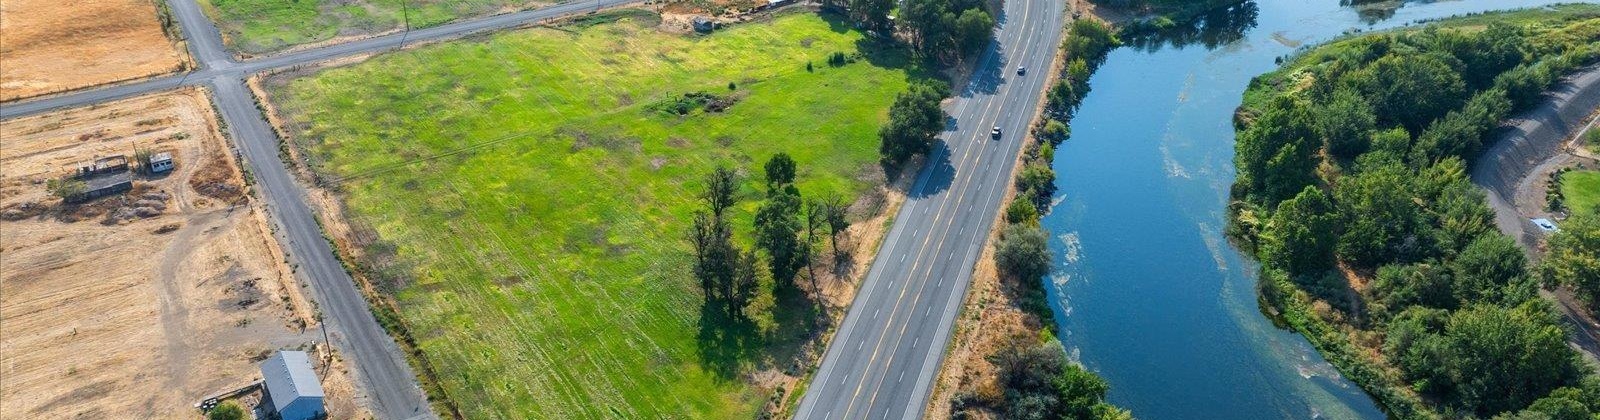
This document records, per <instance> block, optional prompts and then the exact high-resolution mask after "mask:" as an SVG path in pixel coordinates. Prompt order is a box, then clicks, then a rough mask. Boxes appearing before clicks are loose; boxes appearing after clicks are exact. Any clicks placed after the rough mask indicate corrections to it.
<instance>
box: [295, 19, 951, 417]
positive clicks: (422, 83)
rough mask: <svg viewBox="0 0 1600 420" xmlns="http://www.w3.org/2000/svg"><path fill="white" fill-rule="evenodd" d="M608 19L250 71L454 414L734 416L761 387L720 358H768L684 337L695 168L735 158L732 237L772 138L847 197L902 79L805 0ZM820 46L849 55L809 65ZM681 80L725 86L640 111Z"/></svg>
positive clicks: (889, 62)
mask: <svg viewBox="0 0 1600 420" xmlns="http://www.w3.org/2000/svg"><path fill="white" fill-rule="evenodd" d="M624 15H625V16H632V17H631V18H625V19H623V20H622V21H621V22H619V23H606V24H597V25H593V26H587V27H571V26H569V27H566V28H560V29H533V30H527V31H519V32H514V33H506V34H500V35H495V36H492V37H490V38H487V39H482V40H474V41H466V42H455V43H448V44H441V45H435V46H429V47H425V48H421V49H417V50H412V51H406V52H400V53H395V54H388V55H384V56H380V57H377V58H375V59H372V60H370V61H367V62H365V63H362V64H358V65H354V66H350V67H343V68H336V69H331V70H327V71H323V72H321V73H317V74H315V75H312V76H308V77H304V78H299V79H293V80H289V81H286V82H284V81H275V82H273V83H270V84H269V85H272V86H271V87H269V89H270V90H271V91H272V96H273V97H274V100H275V102H276V103H277V104H278V105H279V109H280V112H281V113H282V114H284V116H286V117H288V119H289V120H291V124H292V125H294V126H297V127H298V129H297V131H300V133H299V135H297V136H296V137H297V140H296V141H298V142H301V143H300V146H302V147H303V148H304V150H306V151H307V152H308V153H307V154H308V160H310V161H312V162H313V164H312V165H313V166H314V167H315V168H316V170H317V171H318V172H319V173H320V174H322V175H323V176H325V177H329V178H334V179H342V180H341V181H339V182H338V185H339V188H340V189H341V190H342V192H343V195H344V197H345V203H346V204H347V206H348V210H349V213H350V214H351V217H352V219H353V220H354V221H355V222H356V223H358V224H360V225H365V226H370V227H371V228H372V229H373V230H374V231H376V233H377V234H378V236H379V237H380V238H381V239H380V240H379V241H378V243H377V244H375V245H373V246H370V247H369V251H371V252H372V253H373V254H374V255H376V257H375V258H373V259H374V260H376V261H378V263H377V264H378V265H379V267H378V268H377V270H376V271H377V272H378V273H379V274H380V277H383V278H386V279H389V280H387V281H389V282H398V283H400V284H399V285H398V286H391V287H390V288H391V289H393V290H394V293H395V296H396V298H397V301H398V302H399V306H400V312H401V316H402V317H403V318H404V319H405V321H406V322H407V323H408V324H409V326H410V328H411V330H412V331H413V333H414V334H415V335H416V336H417V338H418V341H419V346H420V347H421V349H422V350H423V351H424V352H425V354H426V355H427V357H428V359H429V360H430V361H431V362H432V363H433V365H434V366H435V367H436V368H437V370H438V371H439V372H440V380H441V382H442V385H443V388H444V389H446V390H447V392H448V393H449V395H450V397H451V398H453V399H454V400H455V401H456V402H457V403H458V405H459V406H460V407H461V409H462V410H463V411H464V413H465V414H466V416H467V417H468V418H571V417H627V418H659V417H678V418H745V417H750V416H752V415H753V414H754V412H755V411H756V410H757V409H759V407H760V405H761V404H762V403H764V401H765V399H766V398H768V397H769V395H767V393H764V392H760V391H758V390H757V389H756V388H754V387H753V386H751V385H750V384H748V383H747V381H746V379H745V376H744V375H743V374H744V373H748V372H750V371H751V369H752V368H755V367H758V366H766V365H767V364H782V363H783V361H774V360H770V359H764V357H763V356H762V355H761V354H762V352H760V351H757V352H755V353H756V354H754V355H750V354H745V355H743V356H738V357H735V356H729V355H728V352H725V351H718V350H714V349H707V348H705V347H704V346H703V345H702V344H701V343H702V341H701V338H700V337H699V335H700V334H701V333H702V326H701V325H699V323H700V321H699V320H700V314H701V298H700V296H699V291H698V286H697V285H696V284H695V281H694V280H693V279H692V277H691V275H690V272H689V266H690V263H691V259H692V257H691V255H690V253H691V250H690V247H689V246H688V244H687V242H686V240H685V231H686V227H687V226H688V224H689V220H690V217H691V214H692V212H693V211H694V210H695V209H697V208H699V207H700V204H699V203H698V202H697V200H696V198H695V195H696V194H698V193H699V192H700V191H701V188H702V183H701V179H702V177H703V176H704V174H706V173H707V172H709V171H710V170H711V168H713V167H714V166H715V165H717V164H719V163H720V164H726V165H731V166H733V167H735V168H737V169H738V170H740V171H741V172H743V173H745V174H748V175H747V176H746V177H745V180H746V182H745V184H746V185H745V186H744V188H743V192H742V194H743V195H744V197H745V200H744V202H743V205H742V207H741V208H739V209H738V211H737V212H736V213H737V214H736V215H735V216H734V217H735V219H734V221H733V223H734V224H735V226H736V227H737V229H738V231H739V232H741V234H742V235H744V234H748V232H749V231H750V229H751V228H750V223H751V213H752V212H753V211H754V208H755V205H756V201H757V200H758V199H759V194H760V193H759V191H761V189H762V188H763V187H760V186H759V185H760V182H761V181H760V173H761V170H762V169H761V164H762V163H764V162H765V160H766V159H767V158H768V157H770V156H771V155H772V154H774V153H777V152H788V153H790V154H791V155H793V157H794V158H795V160H796V161H798V162H799V167H800V171H799V172H800V174H799V177H798V178H799V180H800V182H799V188H800V190H801V191H802V193H803V194H805V195H807V196H809V197H821V196H825V195H828V194H839V195H841V196H843V197H846V198H853V197H857V196H859V195H860V194H862V193H863V192H865V191H867V190H868V189H869V188H870V187H872V186H874V185H877V184H879V183H881V182H882V174H881V172H882V171H881V170H880V169H878V164H877V146H878V140H877V135H876V133H877V130H878V129H879V127H880V126H881V125H882V124H883V123H884V122H885V121H887V118H888V117H887V111H888V108H889V105H890V103H892V101H893V98H894V96H895V95H896V94H897V93H899V92H901V91H902V90H904V89H905V88H906V86H907V85H908V84H909V83H910V82H911V81H912V80H914V79H915V78H918V77H923V76H922V75H921V74H920V72H918V71H915V70H910V68H911V67H912V66H911V65H910V61H909V59H908V58H907V56H906V54H905V53H904V52H903V51H901V50H894V49H879V47H874V46H872V45H874V44H872V43H870V42H867V41H864V40H863V36H862V35H861V34H860V33H858V32H855V31H851V30H848V29H847V28H848V27H847V26H846V25H844V24H842V23H840V22H837V21H831V20H826V19H824V18H822V17H818V16H816V15H811V14H795V15H787V16H782V17H778V18H775V19H773V20H771V21H770V22H755V23H747V24H742V25H738V26H736V27H733V28H731V29H728V30H725V31H721V32H719V33H717V34H715V35H711V36H707V37H684V36H678V35H671V34H665V33H660V32H657V31H656V30H654V29H652V28H649V27H648V26H650V25H653V24H654V22H650V23H649V25H641V24H637V23H636V22H638V21H651V20H652V18H653V16H645V15H641V14H639V13H625V14H624ZM834 52H847V53H855V52H860V53H862V54H865V55H866V58H864V59H862V60H859V61H857V62H854V63H851V64H848V65H846V66H843V67H829V66H827V65H826V64H824V63H825V62H826V57H827V56H828V55H829V54H831V53H834ZM807 61H810V62H813V63H815V68H816V70H815V72H807V71H806V62H807ZM729 82H734V83H736V84H737V87H736V90H733V91H730V90H729V89H728V84H729ZM693 91H705V92H710V93H715V94H719V95H735V96H739V97H742V99H741V100H740V101H739V102H738V103H737V104H735V105H733V106H732V107H731V108H730V109H728V110H727V111H725V112H722V113H706V112H704V111H696V112H694V113H692V114H690V115H688V116H682V117H680V116H673V115H666V114H663V113H661V112H658V111H652V110H650V108H651V106H650V104H652V103H655V102H658V101H661V100H664V99H666V98H669V97H672V96H674V95H680V94H683V93H687V92H693ZM744 242H746V243H748V242H749V240H748V238H745V239H744ZM396 279H398V280H396ZM729 358H734V359H735V360H728V359H729ZM729 364H733V365H735V368H734V369H726V368H724V367H725V366H727V365H729Z"/></svg>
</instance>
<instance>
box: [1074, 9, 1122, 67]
mask: <svg viewBox="0 0 1600 420" xmlns="http://www.w3.org/2000/svg"><path fill="white" fill-rule="evenodd" d="M1069 31H1070V33H1071V35H1069V36H1067V39H1066V41H1064V43H1065V46H1064V47H1063V48H1064V49H1066V53H1067V55H1068V56H1070V57H1074V58H1082V59H1085V60H1091V61H1092V60H1095V59H1096V58H1097V57H1100V56H1102V55H1104V54H1105V53H1106V51H1108V50H1110V49H1111V48H1112V47H1115V46H1117V45H1119V44H1121V43H1122V42H1121V41H1120V40H1118V39H1117V34H1116V33H1114V32H1112V31H1111V27H1110V26H1106V24H1104V23H1101V22H1100V21H1099V20H1095V19H1073V20H1072V26H1071V29H1069Z"/></svg>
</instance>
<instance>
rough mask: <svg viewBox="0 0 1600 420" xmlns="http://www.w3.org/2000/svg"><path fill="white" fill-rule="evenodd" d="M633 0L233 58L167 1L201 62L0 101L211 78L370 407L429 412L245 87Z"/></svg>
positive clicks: (182, 5)
mask: <svg viewBox="0 0 1600 420" xmlns="http://www.w3.org/2000/svg"><path fill="white" fill-rule="evenodd" d="M634 1H636V0H596V1H582V2H571V3H563V4H559V5H555V6H550V7H546V8H542V9H535V10H528V11H523V12H518V13H509V14H504V15H497V16H492V17H487V18H483V19H476V20H469V21H463V22H457V23H453V24H448V25H441V26H436V27H432V28H427V29H417V30H412V31H410V32H409V33H397V34H393V35H386V36H379V37H373V38H368V39H364V40H360V41H353V42H348V43H342V44H336V45H331V46H327V47H323V48H317V49H311V50H306V51H301V52H296V53H291V54H284V55H279V56H272V57H266V58H262V59H257V60H248V61H243V62H241V61H236V60H234V59H233V56H232V55H231V54H230V53H229V52H228V51H227V50H225V49H224V47H223V44H222V38H221V35H220V33H219V32H218V31H217V28H216V26H215V25H214V24H213V23H212V22H211V20H210V18H208V17H207V16H206V15H205V14H204V13H203V12H202V11H201V9H200V6H199V5H198V4H196V3H195V1H194V0H169V1H168V3H169V4H170V5H171V6H172V8H171V9H172V13H173V15H174V17H176V18H177V19H178V22H179V24H180V25H182V27H183V32H184V34H185V36H186V38H187V40H188V46H189V53H190V55H191V56H192V57H194V59H195V61H196V62H197V63H198V66H199V69H197V70H195V71H193V72H188V73H184V74H176V75H171V76H165V77H159V78H155V79H150V80H145V81H142V82H136V83H128V84H121V85H115V86H109V87H104V88H99V89H91V90H85V91H80V92H76V93H70V94H65V95H58V96H51V97H46V98H42V99H37V100H31V101H26V102H18V103H7V104H0V118H13V117H20V116H25V115H32V114H37V113H42V112H47V111H52V110H57V109H62V108H70V107H78V106H85V105H91V104H96V103H102V102H107V101H112V100H117V99H122V98H127V97H132V96H137V95H142V94H146V93H153V92H157V91H162V90H167V89H172V88H176V87H179V86H191V85H207V86H210V87H211V90H212V100H213V101H215V105H216V107H217V110H218V111H219V113H220V115H219V117H220V118H221V119H222V122H223V123H224V124H225V125H226V130H227V134H228V135H229V137H230V138H232V139H233V141H234V143H235V145H236V146H237V147H238V148H239V150H240V152H241V153H242V154H243V156H244V160H245V163H246V164H247V165H249V166H248V168H249V170H250V172H251V173H252V174H253V175H254V179H255V182H256V188H257V189H259V190H260V192H261V196H262V198H263V199H264V200H265V204H266V207H267V210H268V214H269V215H270V217H272V219H273V220H274V221H275V222H276V225H277V226H279V231H278V232H277V233H279V234H280V238H282V239H284V240H285V241H286V242H285V243H283V244H282V246H283V247H284V248H285V253H286V254H287V255H288V256H289V257H290V258H292V259H293V262H294V263H295V264H296V265H295V267H296V270H295V272H296V273H297V274H299V275H300V276H301V278H302V279H303V280H305V281H306V282H307V284H308V285H309V286H310V289H311V291H312V293H313V298H314V299H315V300H316V302H317V308H316V309H317V310H318V311H320V312H321V313H322V315H323V320H324V322H325V325H326V327H327V328H328V329H329V331H330V336H331V337H332V338H333V339H332V341H333V345H334V346H335V347H336V348H338V349H339V351H340V353H341V354H342V355H343V357H344V358H345V360H346V361H347V362H349V363H350V367H351V368H353V371H354V372H355V378H354V379H355V380H356V381H357V382H358V383H359V384H360V385H361V388H362V389H363V390H365V392H366V395H367V397H368V404H367V405H368V406H369V408H370V409H371V410H372V412H373V414H374V415H376V416H377V417H378V418H382V419H408V418H431V417H434V413H433V411H432V410H431V409H430V408H429V406H428V399H427V396H426V395H424V393H423V391H422V389H421V386H420V385H418V383H417V379H416V375H415V374H413V373H412V371H411V367H410V365H408V364H407V363H406V360H405V356H404V354H402V353H401V351H400V348H399V347H398V346H397V345H396V344H395V341H394V339H393V338H392V337H390V336H389V334H388V332H387V331H385V330H384V329H383V327H382V326H381V325H379V324H378V321H377V319H375V318H374V317H373V315H372V312H371V311H370V309H369V306H368V304H367V301H366V299H365V297H364V296H362V294H361V292H360V291H359V290H357V289H356V285H355V282H354V281H353V280H352V279H351V278H350V275H349V273H346V272H345V270H344V266H343V265H341V264H340V262H339V260H338V258H337V257H335V256H334V253H333V249H332V247H331V246H330V245H329V244H328V241H327V240H326V239H325V238H324V237H323V236H322V229H321V226H319V225H318V223H317V218H316V215H315V213H313V212H312V210H311V208H310V206H308V205H307V204H306V193H305V190H304V189H302V188H301V187H300V185H299V184H296V183H295V180H294V177H293V176H292V175H290V174H289V171H288V168H287V167H286V166H284V162H283V161H282V160H280V159H279V157H278V143H279V141H278V137H277V134H276V133H275V132H273V130H272V127H271V126H270V125H269V124H268V123H267V121H266V119H265V117H264V116H263V115H262V114H261V111H260V110H259V109H257V108H256V104H255V100H256V98H255V96H254V95H253V94H252V93H251V92H250V90H249V89H248V88H246V87H245V84H244V79H245V78H246V77H249V76H250V75H251V74H253V73H255V72H258V71H262V70H269V69H275V68H282V67H290V66H296V65H302V64H309V63H315V62H320V61H324V60H330V59H335V58H341V57H348V56H353V55H360V54H368V53H374V52H380V51H383V50H387V49H394V48H398V47H401V46H403V44H404V43H415V42H422V41H430V40H439V39H447V38H451V37H459V36H461V35H465V34H470V33H477V32H484V31H491V30H497V29H507V28H514V27H518V26H522V25H526V24H529V23H532V22H538V21H542V20H547V19H552V18H558V17H563V16H567V15H573V14H578V13H584V12H589V11H594V10H598V9H600V8H605V7H613V6H620V5H626V4H630V3H633V2H634Z"/></svg>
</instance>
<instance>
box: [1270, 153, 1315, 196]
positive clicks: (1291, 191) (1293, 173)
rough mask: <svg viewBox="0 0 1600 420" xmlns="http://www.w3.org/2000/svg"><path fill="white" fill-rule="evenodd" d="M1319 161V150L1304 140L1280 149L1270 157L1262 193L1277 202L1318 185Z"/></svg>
mask: <svg viewBox="0 0 1600 420" xmlns="http://www.w3.org/2000/svg"><path fill="white" fill-rule="evenodd" d="M1302 140H1304V139H1302ZM1318 162H1320V160H1319V159H1318V158H1317V156H1316V150H1315V149H1313V148H1312V147H1311V146H1310V144H1308V143H1306V142H1304V141H1301V142H1297V143H1290V144H1286V145H1284V146H1283V147H1282V148H1279V149H1278V153H1277V154H1275V155H1273V156H1272V159H1269V160H1267V166H1266V176H1264V177H1262V178H1263V183H1262V187H1263V188H1262V191H1261V192H1262V196H1264V197H1265V198H1266V199H1267V201H1266V204H1276V203H1278V202H1279V201H1282V200H1285V199H1288V198H1289V197H1293V196H1294V195H1295V194H1296V193H1299V192H1300V191H1301V190H1303V189H1305V188H1306V187H1307V186H1311V185H1313V184H1315V183H1316V182H1317V164H1318Z"/></svg>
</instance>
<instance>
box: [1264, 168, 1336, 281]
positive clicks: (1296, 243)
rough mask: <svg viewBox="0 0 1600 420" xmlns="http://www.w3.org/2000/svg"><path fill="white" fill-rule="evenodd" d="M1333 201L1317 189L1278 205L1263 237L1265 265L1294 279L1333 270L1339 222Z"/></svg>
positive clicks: (1309, 189) (1302, 193)
mask: <svg viewBox="0 0 1600 420" xmlns="http://www.w3.org/2000/svg"><path fill="white" fill-rule="evenodd" d="M1338 217H1339V216H1338V214H1337V213H1336V209H1335V208H1334V205H1333V200H1331V199H1329V198H1328V196H1327V194H1325V193H1323V192H1322V190H1320V189H1317V187H1309V186H1308V187H1305V189H1304V190H1302V191H1300V194H1298V195H1296V196H1294V198H1291V199H1289V200H1285V201H1284V202H1282V203H1280V204H1278V209H1277V211H1274V212H1273V213H1272V218H1271V220H1269V221H1268V222H1267V226H1266V229H1265V230H1264V231H1263V232H1262V234H1261V255H1262V262H1263V263H1265V264H1267V265H1270V266H1274V267H1280V268H1283V269H1285V270H1287V271H1288V272H1289V273H1290V274H1293V275H1304V274H1316V273H1320V272H1322V271H1326V270H1328V269H1330V268H1333V250H1334V245H1335V244H1336V243H1337V242H1338V239H1339V237H1338V230H1339V220H1338Z"/></svg>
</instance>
